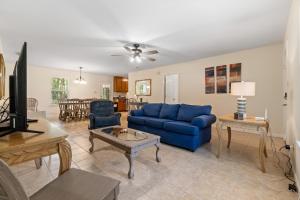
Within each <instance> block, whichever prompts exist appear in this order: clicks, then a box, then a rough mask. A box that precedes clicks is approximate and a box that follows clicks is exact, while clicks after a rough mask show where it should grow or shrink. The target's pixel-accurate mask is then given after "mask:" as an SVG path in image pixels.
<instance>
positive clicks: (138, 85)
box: [135, 79, 151, 96]
mask: <svg viewBox="0 0 300 200" xmlns="http://www.w3.org/2000/svg"><path fill="white" fill-rule="evenodd" d="M135 95H137V96H151V79H145V80H137V81H135Z"/></svg>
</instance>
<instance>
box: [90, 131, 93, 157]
mask: <svg viewBox="0 0 300 200" xmlns="http://www.w3.org/2000/svg"><path fill="white" fill-rule="evenodd" d="M89 140H90V143H91V145H92V146H91V148H90V149H89V151H90V152H91V153H92V152H93V151H94V133H92V132H90V137H89Z"/></svg>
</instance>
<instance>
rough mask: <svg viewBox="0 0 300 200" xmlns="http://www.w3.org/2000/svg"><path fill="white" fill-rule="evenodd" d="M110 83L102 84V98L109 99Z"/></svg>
mask: <svg viewBox="0 0 300 200" xmlns="http://www.w3.org/2000/svg"><path fill="white" fill-rule="evenodd" d="M109 90H110V85H102V99H105V100H109V98H110V97H109V93H110V91H109Z"/></svg>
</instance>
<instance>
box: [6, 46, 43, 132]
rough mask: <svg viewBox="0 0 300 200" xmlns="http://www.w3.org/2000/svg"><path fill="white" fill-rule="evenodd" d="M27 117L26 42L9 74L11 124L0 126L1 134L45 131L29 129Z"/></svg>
mask: <svg viewBox="0 0 300 200" xmlns="http://www.w3.org/2000/svg"><path fill="white" fill-rule="evenodd" d="M28 122H37V120H28V119H27V44H26V42H24V44H23V47H22V50H21V53H20V56H19V59H18V61H17V62H16V65H15V68H14V71H13V74H12V75H10V76H9V124H8V125H7V126H4V127H3V126H2V127H1V128H0V136H4V135H7V134H10V133H13V132H15V131H23V132H33V133H43V132H42V131H35V130H29V129H28Z"/></svg>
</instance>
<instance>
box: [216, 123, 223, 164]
mask: <svg viewBox="0 0 300 200" xmlns="http://www.w3.org/2000/svg"><path fill="white" fill-rule="evenodd" d="M216 128H217V134H218V150H217V158H219V157H220V154H221V148H222V122H219V121H218V122H217V124H216Z"/></svg>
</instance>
